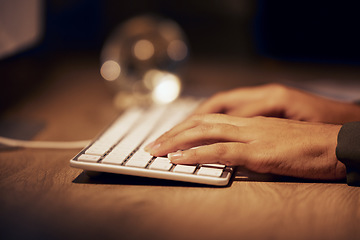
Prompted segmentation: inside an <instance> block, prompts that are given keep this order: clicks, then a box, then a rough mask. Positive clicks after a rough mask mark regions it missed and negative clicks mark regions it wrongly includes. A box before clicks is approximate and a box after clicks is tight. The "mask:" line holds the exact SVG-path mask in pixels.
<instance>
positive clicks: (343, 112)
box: [194, 84, 360, 124]
mask: <svg viewBox="0 0 360 240" xmlns="http://www.w3.org/2000/svg"><path fill="white" fill-rule="evenodd" d="M205 113H226V114H229V115H234V116H239V117H254V116H268V117H281V118H287V119H294V120H300V121H311V122H323V123H333V124H343V123H345V122H350V121H359V120H360V106H358V105H355V104H352V103H345V102H337V101H334V100H330V99H326V98H323V97H319V96H316V95H312V94H309V93H306V92H303V91H300V90H297V89H293V88H290V87H286V86H283V85H279V84H268V85H263V86H258V87H248V88H239V89H235V90H231V91H228V92H221V93H218V94H216V95H214V96H213V97H211V98H210V99H208V100H207V101H205V102H204V103H203V104H201V105H200V107H199V108H198V109H197V110H195V112H194V114H205Z"/></svg>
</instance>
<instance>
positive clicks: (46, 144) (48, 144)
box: [0, 136, 91, 149]
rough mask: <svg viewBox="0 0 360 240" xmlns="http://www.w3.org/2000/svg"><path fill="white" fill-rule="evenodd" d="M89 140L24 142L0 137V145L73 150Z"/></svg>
mask: <svg viewBox="0 0 360 240" xmlns="http://www.w3.org/2000/svg"><path fill="white" fill-rule="evenodd" d="M90 142H91V140H85V141H67V142H65V141H59V142H53V141H25V140H17V139H11V138H6V137H1V136H0V144H3V145H6V146H9V147H24V148H52V149H74V148H84V147H85V146H87V145H88V144H89V143H90Z"/></svg>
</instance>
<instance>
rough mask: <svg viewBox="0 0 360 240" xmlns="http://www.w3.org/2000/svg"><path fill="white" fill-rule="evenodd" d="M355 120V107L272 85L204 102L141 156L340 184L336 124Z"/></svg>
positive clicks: (359, 112) (342, 170)
mask: <svg viewBox="0 0 360 240" xmlns="http://www.w3.org/2000/svg"><path fill="white" fill-rule="evenodd" d="M216 113H217V114H216ZM219 113H222V114H219ZM359 115H360V109H359V107H358V106H356V105H354V104H350V103H343V102H336V101H333V100H329V99H325V98H321V97H319V96H315V95H311V94H308V93H305V92H302V91H299V90H296V89H292V88H287V87H285V86H281V85H277V84H271V85H265V86H260V87H253V88H241V89H235V90H232V91H229V92H226V93H220V94H217V95H215V96H213V97H212V98H210V99H209V100H207V101H205V102H204V103H203V104H202V105H201V106H200V107H199V108H198V109H197V110H195V112H194V114H193V115H192V116H191V117H190V118H188V119H187V120H185V121H184V122H182V123H180V124H178V125H177V126H175V127H174V128H173V129H171V130H170V131H168V132H166V133H165V134H163V135H162V136H161V137H160V138H158V139H157V140H155V141H154V142H152V143H150V144H149V145H148V146H147V147H146V150H147V151H148V152H150V154H152V155H154V156H165V155H168V157H169V159H170V160H171V161H172V162H173V163H176V164H197V163H220V164H225V165H228V166H244V167H246V168H248V169H250V170H253V171H255V172H260V173H273V174H279V175H287V176H293V177H302V178H311V179H328V180H330V179H341V178H344V177H345V175H346V169H345V166H344V165H343V164H342V163H341V162H340V161H338V160H337V158H336V154H335V149H336V145H337V135H338V132H339V130H340V128H341V123H344V122H347V121H354V120H359V119H360V117H359ZM256 116H257V117H256ZM259 116H267V117H259ZM269 116H271V117H269ZM275 117H280V118H275Z"/></svg>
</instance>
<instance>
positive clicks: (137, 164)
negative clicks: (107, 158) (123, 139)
mask: <svg viewBox="0 0 360 240" xmlns="http://www.w3.org/2000/svg"><path fill="white" fill-rule="evenodd" d="M148 162H149V161H141V160H134V159H130V160H129V161H127V162H126V163H125V166H127V167H138V168H145V167H146V165H147V164H148Z"/></svg>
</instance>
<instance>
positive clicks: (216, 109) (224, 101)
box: [193, 89, 249, 115]
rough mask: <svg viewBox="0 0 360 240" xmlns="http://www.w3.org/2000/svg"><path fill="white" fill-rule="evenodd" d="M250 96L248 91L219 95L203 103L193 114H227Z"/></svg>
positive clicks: (233, 91)
mask: <svg viewBox="0 0 360 240" xmlns="http://www.w3.org/2000/svg"><path fill="white" fill-rule="evenodd" d="M248 95H249V92H248V90H246V89H235V90H231V91H227V92H220V93H217V94H215V95H214V96H212V97H210V98H209V99H208V100H206V101H205V102H204V103H202V104H201V105H200V106H199V107H198V108H197V109H196V110H195V111H194V113H193V114H194V115H195V114H206V113H226V112H227V111H228V110H229V109H232V108H234V107H236V106H237V105H238V104H241V103H242V102H243V101H244V100H245V99H246V98H247V96H248Z"/></svg>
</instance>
